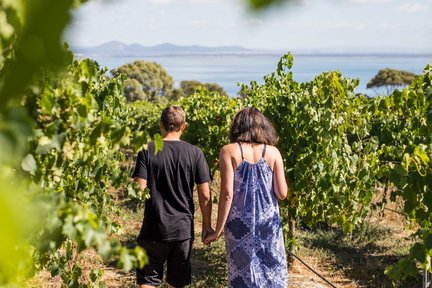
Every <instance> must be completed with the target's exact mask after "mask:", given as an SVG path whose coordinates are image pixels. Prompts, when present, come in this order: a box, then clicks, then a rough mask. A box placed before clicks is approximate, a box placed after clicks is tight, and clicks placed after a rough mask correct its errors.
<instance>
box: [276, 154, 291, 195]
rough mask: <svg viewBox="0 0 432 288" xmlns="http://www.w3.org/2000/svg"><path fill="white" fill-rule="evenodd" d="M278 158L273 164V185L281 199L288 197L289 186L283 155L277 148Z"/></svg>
mask: <svg viewBox="0 0 432 288" xmlns="http://www.w3.org/2000/svg"><path fill="white" fill-rule="evenodd" d="M275 150H276V151H277V152H276V160H275V163H274V166H273V187H274V193H275V195H276V197H277V198H278V199H279V200H283V199H285V198H286V197H287V194H288V186H287V183H286V180H285V170H284V166H283V160H282V155H281V154H280V152H279V150H278V149H277V148H276V149H275Z"/></svg>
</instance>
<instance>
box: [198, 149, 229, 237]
mask: <svg viewBox="0 0 432 288" xmlns="http://www.w3.org/2000/svg"><path fill="white" fill-rule="evenodd" d="M227 150H228V149H226V146H225V147H224V148H222V150H221V152H220V154H219V168H220V175H221V192H220V195H219V207H218V218H217V224H216V230H215V233H213V234H210V235H209V236H208V237H207V238H206V240H205V241H206V244H209V243H210V242H212V241H214V240H216V239H217V238H218V237H219V236H220V235H221V234H222V231H223V228H224V226H225V223H226V220H227V218H228V214H229V211H230V209H231V203H232V197H233V189H234V187H233V186H234V168H233V166H232V162H231V154H230V153H229V151H227Z"/></svg>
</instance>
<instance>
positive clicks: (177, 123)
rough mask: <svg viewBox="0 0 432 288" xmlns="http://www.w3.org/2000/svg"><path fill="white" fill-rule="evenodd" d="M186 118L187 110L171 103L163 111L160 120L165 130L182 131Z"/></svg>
mask: <svg viewBox="0 0 432 288" xmlns="http://www.w3.org/2000/svg"><path fill="white" fill-rule="evenodd" d="M185 118H186V116H185V112H184V110H183V109H182V108H181V107H180V106H177V105H170V106H168V107H166V108H165V109H164V110H163V111H162V114H161V118H160V121H161V122H162V125H163V127H164V129H165V131H167V132H172V131H180V129H181V126H182V125H183V123H184V122H185Z"/></svg>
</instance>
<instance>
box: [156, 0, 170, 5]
mask: <svg viewBox="0 0 432 288" xmlns="http://www.w3.org/2000/svg"><path fill="white" fill-rule="evenodd" d="M171 2H172V0H152V3H154V4H159V5H165V4H169V3H171Z"/></svg>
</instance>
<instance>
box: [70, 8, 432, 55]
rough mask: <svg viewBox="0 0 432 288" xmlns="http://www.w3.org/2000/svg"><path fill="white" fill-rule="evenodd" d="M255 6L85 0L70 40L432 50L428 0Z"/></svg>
mask: <svg viewBox="0 0 432 288" xmlns="http://www.w3.org/2000/svg"><path fill="white" fill-rule="evenodd" d="M297 2H298V4H296V5H282V6H276V7H274V8H272V9H269V10H267V11H265V12H264V13H260V14H256V13H252V12H250V11H249V10H248V9H247V5H246V2H245V1H244V0H90V1H89V2H88V3H86V4H84V5H82V7H80V8H79V9H78V10H77V11H76V12H75V13H74V20H73V23H72V25H71V27H70V29H69V30H68V32H67V34H66V38H67V40H68V41H69V42H70V43H71V44H72V45H78V46H95V45H99V44H102V43H104V42H107V41H111V40H119V41H122V42H124V43H127V44H131V43H139V44H142V45H145V46H151V45H156V44H160V43H166V42H170V43H174V44H178V45H192V44H197V45H205V46H223V45H241V46H244V47H247V48H264V49H293V50H296V49H297V50H298V49H303V50H320V49H326V48H327V49H329V48H331V49H333V50H334V49H336V50H340V51H345V50H362V49H370V50H375V51H388V50H401V51H405V52H410V51H412V52H414V51H417V50H426V51H429V52H432V1H431V0H298V1H297Z"/></svg>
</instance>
